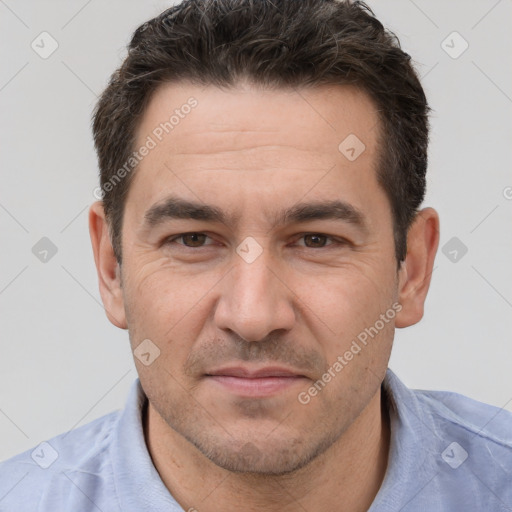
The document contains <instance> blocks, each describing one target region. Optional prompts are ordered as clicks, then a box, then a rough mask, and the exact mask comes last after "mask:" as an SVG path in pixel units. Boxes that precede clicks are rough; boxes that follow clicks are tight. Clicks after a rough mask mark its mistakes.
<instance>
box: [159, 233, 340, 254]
mask: <svg viewBox="0 0 512 512" xmlns="http://www.w3.org/2000/svg"><path fill="white" fill-rule="evenodd" d="M186 235H206V236H207V237H208V238H210V239H211V237H209V236H208V235H207V234H206V233H203V232H201V231H190V232H187V233H180V234H179V235H174V236H172V237H169V238H167V239H165V240H164V245H169V244H171V243H174V242H175V241H176V240H178V239H180V238H183V237H184V236H186ZM308 235H309V236H320V237H325V238H327V239H329V240H331V243H330V244H327V245H325V246H323V247H306V246H302V247H304V248H305V249H313V250H318V249H326V248H328V247H331V246H333V245H338V246H341V245H349V242H348V241H347V240H345V239H343V238H336V237H333V236H330V235H326V234H324V233H315V232H310V233H302V234H301V236H300V237H299V238H298V239H297V240H300V239H303V238H304V237H306V236H308ZM178 245H181V246H183V247H185V248H187V249H201V248H203V247H208V245H214V244H207V245H201V246H198V247H190V246H188V245H185V244H182V243H181V244H180V243H178Z"/></svg>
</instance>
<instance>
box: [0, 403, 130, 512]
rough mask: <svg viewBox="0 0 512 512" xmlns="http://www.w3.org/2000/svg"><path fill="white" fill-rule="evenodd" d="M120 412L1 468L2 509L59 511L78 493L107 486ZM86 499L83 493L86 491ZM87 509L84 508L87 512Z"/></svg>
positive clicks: (62, 436) (4, 463)
mask: <svg viewBox="0 0 512 512" xmlns="http://www.w3.org/2000/svg"><path fill="white" fill-rule="evenodd" d="M119 414H120V413H119V412H117V411H116V412H112V413H110V414H107V415H106V416H103V417H101V418H98V419H97V420H95V421H92V422H90V423H88V424H86V425H84V426H82V427H79V428H76V429H74V430H71V431H69V432H66V433H63V434H60V435H58V436H55V437H53V438H52V439H49V440H47V441H44V442H42V443H40V444H39V445H37V446H35V447H33V448H31V449H30V450H27V451H25V452H23V453H20V454H18V455H16V456H14V457H12V458H10V459H8V460H6V461H4V462H2V463H0V510H4V508H3V507H7V508H5V510H11V508H9V506H8V504H12V505H11V506H14V507H15V508H12V510H20V511H21V510H36V507H38V506H41V505H42V504H43V503H44V506H42V507H41V509H39V508H37V510H51V506H52V504H55V505H56V507H55V509H54V510H55V511H57V510H61V508H60V506H59V505H57V504H62V503H63V499H66V500H67V501H68V503H69V505H70V506H71V505H72V504H73V503H74V501H73V500H74V498H73V494H74V493H76V492H77V489H78V488H82V487H85V492H86V493H87V489H88V488H90V489H94V492H95V493H97V492H98V490H100V492H101V489H102V488H104V487H108V486H109V485H110V483H109V477H108V476H109V473H111V471H110V468H109V465H110V454H109V450H110V445H111V438H112V434H113V430H114V428H115V425H116V423H117V421H118V418H119ZM82 499H83V490H82ZM83 510H85V509H83Z"/></svg>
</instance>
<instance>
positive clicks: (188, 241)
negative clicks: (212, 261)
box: [180, 233, 208, 247]
mask: <svg viewBox="0 0 512 512" xmlns="http://www.w3.org/2000/svg"><path fill="white" fill-rule="evenodd" d="M180 238H181V239H182V240H183V245H186V246H187V247H201V246H202V245H204V242H205V241H206V239H207V238H208V237H207V236H206V235H205V234H203V233H185V234H184V235H181V237H180Z"/></svg>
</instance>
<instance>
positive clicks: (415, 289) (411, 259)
mask: <svg viewBox="0 0 512 512" xmlns="http://www.w3.org/2000/svg"><path fill="white" fill-rule="evenodd" d="M438 245H439V216H438V214H437V212H436V211H435V210H434V209H433V208H424V209H423V210H421V211H420V212H418V213H417V215H416V218H415V219H414V221H413V223H412V225H411V227H410V228H409V232H408V234H407V256H406V258H405V261H402V263H401V267H400V270H399V272H398V274H399V281H398V282H399V285H398V293H399V302H400V304H401V305H402V310H401V311H400V312H399V313H398V314H397V315H396V323H395V325H396V327H409V326H410V325H414V324H415V323H417V322H419V321H420V320H421V319H422V317H423V307H424V304H425V299H426V297H427V292H428V289H429V287H430V279H431V277H432V269H433V266H434V259H435V256H436V252H437V247H438Z"/></svg>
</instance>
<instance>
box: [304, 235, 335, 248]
mask: <svg viewBox="0 0 512 512" xmlns="http://www.w3.org/2000/svg"><path fill="white" fill-rule="evenodd" d="M303 238H304V243H305V246H306V247H308V248H310V249H315V248H318V247H320V248H322V247H325V245H326V243H327V240H328V239H329V238H330V237H328V236H327V235H321V234H318V233H313V234H310V235H304V237H303Z"/></svg>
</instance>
